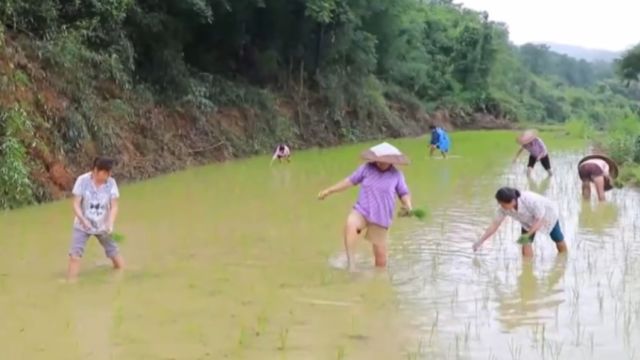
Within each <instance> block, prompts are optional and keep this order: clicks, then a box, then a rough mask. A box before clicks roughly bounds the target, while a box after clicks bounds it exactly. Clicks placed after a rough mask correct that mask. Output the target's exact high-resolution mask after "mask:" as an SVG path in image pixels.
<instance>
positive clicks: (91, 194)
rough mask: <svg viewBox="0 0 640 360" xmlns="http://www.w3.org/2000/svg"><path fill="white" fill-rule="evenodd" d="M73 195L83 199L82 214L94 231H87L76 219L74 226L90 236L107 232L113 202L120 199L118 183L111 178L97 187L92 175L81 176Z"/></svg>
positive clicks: (74, 187)
mask: <svg viewBox="0 0 640 360" xmlns="http://www.w3.org/2000/svg"><path fill="white" fill-rule="evenodd" d="M73 195H74V196H80V197H82V202H81V205H80V206H81V207H82V214H83V215H84V217H86V218H87V220H89V222H90V223H91V224H92V229H91V230H89V231H87V230H86V229H85V228H84V226H82V224H81V223H80V220H79V219H78V218H77V217H76V218H75V220H74V222H73V226H74V227H75V228H76V229H79V230H82V231H87V232H88V233H90V234H100V233H104V232H106V231H107V226H108V222H109V214H110V212H111V200H112V199H117V198H119V197H120V192H119V191H118V185H117V184H116V181H115V180H114V179H113V178H112V177H110V178H109V179H107V182H106V183H104V184H103V185H101V186H100V187H96V185H95V184H94V183H93V180H92V179H91V173H90V172H88V173H86V174H83V175H80V176H79V177H78V179H77V180H76V183H75V185H74V186H73Z"/></svg>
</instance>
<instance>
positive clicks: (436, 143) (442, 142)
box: [429, 125, 449, 158]
mask: <svg viewBox="0 0 640 360" xmlns="http://www.w3.org/2000/svg"><path fill="white" fill-rule="evenodd" d="M429 129H430V130H431V141H430V142H429V147H430V150H429V156H431V157H433V153H434V152H435V151H436V149H438V150H440V153H441V154H442V157H443V158H446V157H447V153H448V152H449V135H448V134H447V132H446V131H445V130H444V129H443V128H441V127H436V126H435V125H431V126H429Z"/></svg>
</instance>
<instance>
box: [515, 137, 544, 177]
mask: <svg viewBox="0 0 640 360" xmlns="http://www.w3.org/2000/svg"><path fill="white" fill-rule="evenodd" d="M516 141H517V142H518V144H520V149H519V150H518V153H516V157H515V158H514V159H513V162H514V163H515V162H516V161H517V160H518V157H520V154H522V152H523V151H524V150H527V151H528V152H529V162H528V164H527V175H528V176H531V172H532V171H533V167H534V166H535V165H536V163H537V162H538V161H540V163H541V164H542V166H543V167H544V169H545V170H547V173H549V176H551V175H552V173H551V161H550V160H549V152H548V151H547V147H546V146H545V144H544V142H542V139H540V138H539V137H538V134H537V133H536V131H535V130H527V131H525V132H524V133H523V134H522V135H520V136H518V138H517V139H516Z"/></svg>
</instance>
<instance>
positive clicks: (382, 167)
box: [318, 143, 412, 270]
mask: <svg viewBox="0 0 640 360" xmlns="http://www.w3.org/2000/svg"><path fill="white" fill-rule="evenodd" d="M362 158H363V159H364V160H365V161H366V163H365V164H363V165H361V166H360V167H358V169H357V170H356V171H355V172H354V173H353V174H352V175H351V176H349V177H348V178H346V179H344V180H342V181H340V182H339V183H337V184H335V185H334V186H332V187H330V188H327V189H326V190H323V191H321V192H320V193H319V194H318V198H319V199H320V200H324V199H325V198H327V197H328V196H329V195H331V194H334V193H338V192H341V191H344V190H346V189H348V188H350V187H353V186H357V185H360V193H359V194H358V200H357V201H356V204H355V205H354V207H353V209H352V210H351V212H350V214H349V216H348V217H347V221H346V224H345V227H344V246H345V250H346V253H347V266H348V268H349V270H354V269H355V264H354V263H353V258H352V249H353V246H354V244H355V241H356V240H357V238H358V234H360V232H362V231H363V230H366V239H367V240H369V241H370V242H371V244H372V249H373V254H374V257H375V265H376V266H377V267H385V266H386V264H387V233H388V230H389V227H390V226H391V223H392V221H393V213H394V210H395V203H396V197H397V198H399V199H400V201H401V202H402V204H403V207H404V208H405V209H406V210H411V208H412V205H411V195H410V194H409V188H408V186H407V183H406V181H405V178H404V175H403V174H402V172H401V171H400V170H398V169H397V168H396V165H406V164H408V163H409V161H408V159H407V158H406V157H405V156H404V155H403V154H402V153H401V152H400V150H398V149H397V148H395V147H394V146H393V145H390V144H388V143H382V144H379V145H377V146H374V147H372V148H370V149H369V150H367V151H365V152H363V153H362Z"/></svg>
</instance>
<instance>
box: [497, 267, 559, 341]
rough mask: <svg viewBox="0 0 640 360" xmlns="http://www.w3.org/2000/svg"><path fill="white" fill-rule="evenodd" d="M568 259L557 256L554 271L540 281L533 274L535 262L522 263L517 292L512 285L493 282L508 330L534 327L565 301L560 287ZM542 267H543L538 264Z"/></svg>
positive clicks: (504, 325) (501, 319)
mask: <svg viewBox="0 0 640 360" xmlns="http://www.w3.org/2000/svg"><path fill="white" fill-rule="evenodd" d="M566 259H567V257H566V256H558V257H557V258H556V259H555V261H554V264H553V268H552V269H551V270H550V271H549V272H548V274H544V273H543V275H542V276H541V278H538V277H537V276H536V275H535V274H534V267H535V266H534V262H533V261H527V260H525V261H523V263H522V270H521V271H520V275H518V278H517V284H516V286H515V289H511V288H513V286H510V285H509V284H501V283H500V281H499V280H497V281H495V283H494V290H495V296H496V298H497V299H499V301H498V307H497V311H498V313H499V317H498V321H500V322H501V323H502V325H503V327H504V329H505V330H507V331H510V330H513V329H515V328H518V327H521V326H535V325H536V324H537V323H538V322H539V319H540V318H543V317H544V316H545V313H547V314H548V310H554V309H555V308H557V306H558V305H560V304H561V303H562V302H564V297H563V294H562V289H561V288H560V289H558V287H557V285H558V283H559V282H560V280H561V279H562V278H563V277H564V274H565V269H566ZM538 265H539V266H542V265H543V264H538Z"/></svg>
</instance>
